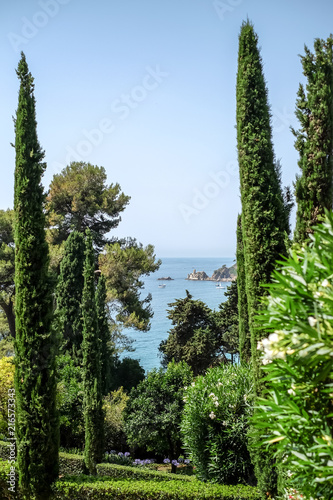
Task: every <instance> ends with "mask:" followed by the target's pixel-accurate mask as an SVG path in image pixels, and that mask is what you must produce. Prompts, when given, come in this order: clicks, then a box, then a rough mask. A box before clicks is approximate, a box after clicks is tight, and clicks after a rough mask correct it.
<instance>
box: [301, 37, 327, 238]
mask: <svg viewBox="0 0 333 500" xmlns="http://www.w3.org/2000/svg"><path fill="white" fill-rule="evenodd" d="M332 45H333V38H332V35H331V36H330V37H329V38H328V39H327V41H325V40H320V39H316V40H315V42H314V53H311V52H310V50H309V49H308V48H307V47H306V46H305V48H304V50H305V55H304V56H303V57H302V58H301V60H302V66H303V74H304V75H305V76H306V78H307V85H306V91H305V90H304V86H303V85H300V86H299V90H298V94H297V95H298V99H297V101H296V113H295V114H296V117H297V118H298V120H299V122H300V128H299V130H297V131H296V130H294V129H292V132H293V134H294V135H295V137H296V141H295V147H296V149H297V151H298V152H299V156H300V158H299V162H298V165H299V167H300V169H301V171H302V172H301V175H300V176H297V179H296V184H295V187H296V201H297V213H296V228H295V235H294V239H295V241H296V242H299V243H302V242H304V241H305V240H306V239H308V237H309V234H310V233H312V232H313V229H312V228H313V226H314V225H316V224H317V223H318V220H319V218H320V217H321V216H323V215H324V211H325V209H327V210H331V209H332V200H333V157H332V148H333V105H332V102H333V60H332Z"/></svg>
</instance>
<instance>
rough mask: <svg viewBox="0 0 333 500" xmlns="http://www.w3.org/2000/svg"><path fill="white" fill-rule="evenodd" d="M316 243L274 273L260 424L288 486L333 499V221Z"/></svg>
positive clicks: (266, 318) (332, 217) (265, 316)
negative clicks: (280, 465) (266, 386)
mask: <svg viewBox="0 0 333 500" xmlns="http://www.w3.org/2000/svg"><path fill="white" fill-rule="evenodd" d="M310 237H311V240H312V243H311V244H310V245H309V246H308V247H306V248H302V249H298V248H297V247H295V248H293V249H291V251H290V257H289V258H288V259H287V260H286V261H285V262H282V263H281V264H282V268H281V270H280V271H279V272H275V273H274V275H273V276H274V282H273V283H272V284H271V285H270V286H269V291H270V296H269V297H268V298H267V307H266V310H265V311H264V312H263V313H262V315H261V322H262V324H263V328H265V331H267V332H271V333H270V335H269V337H268V339H264V340H263V341H262V342H261V343H259V345H258V348H260V349H262V350H263V351H264V355H263V358H262V361H263V364H264V365H265V366H264V370H265V371H266V372H267V379H266V380H267V385H268V389H269V390H268V391H267V394H266V397H265V399H262V400H261V401H260V408H259V409H258V411H257V412H256V415H255V422H254V423H255V425H256V426H257V428H258V429H260V430H263V433H264V434H266V440H265V442H266V443H268V444H270V445H271V446H272V447H274V448H275V449H276V453H277V455H278V457H280V459H281V462H282V465H283V468H284V469H285V470H287V471H288V470H289V473H288V476H289V481H288V482H289V483H291V485H293V486H294V487H295V488H296V489H297V490H298V491H300V492H301V493H302V494H303V495H305V496H306V497H307V498H320V499H322V498H323V499H325V500H326V499H328V498H333V472H332V471H333V387H332V386H333V383H332V380H333V315H332V310H333V307H332V306H333V259H332V255H333V214H332V213H329V214H327V215H326V219H325V221H324V223H323V224H322V225H320V226H318V227H317V228H316V230H315V233H314V235H313V236H311V235H310Z"/></svg>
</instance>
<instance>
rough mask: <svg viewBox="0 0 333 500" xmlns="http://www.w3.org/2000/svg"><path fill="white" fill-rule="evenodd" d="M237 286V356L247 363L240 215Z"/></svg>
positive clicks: (248, 332) (239, 224) (249, 348)
mask: <svg viewBox="0 0 333 500" xmlns="http://www.w3.org/2000/svg"><path fill="white" fill-rule="evenodd" d="M236 258H237V288H238V318H239V319H238V322H239V323H238V325H239V326H238V328H239V356H240V359H241V361H242V362H243V361H245V362H246V363H248V362H249V361H250V359H251V341H250V331H249V317H248V308H247V296H246V281H245V263H244V245H243V239H242V216H241V215H238V219H237V256H236Z"/></svg>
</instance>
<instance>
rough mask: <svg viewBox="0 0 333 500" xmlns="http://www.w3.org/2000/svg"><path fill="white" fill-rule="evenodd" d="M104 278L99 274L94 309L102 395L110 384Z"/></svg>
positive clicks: (108, 330)
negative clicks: (98, 344)
mask: <svg viewBox="0 0 333 500" xmlns="http://www.w3.org/2000/svg"><path fill="white" fill-rule="evenodd" d="M106 307H107V306H106V280H105V276H104V274H101V275H100V277H99V280H98V283H97V289H96V311H97V323H98V332H99V339H100V346H101V364H100V366H101V384H102V385H101V390H102V394H103V396H106V395H107V394H108V393H109V389H110V384H111V356H112V354H113V352H112V350H111V349H110V344H109V341H110V329H109V324H108V316H107V309H106Z"/></svg>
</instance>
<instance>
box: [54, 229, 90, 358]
mask: <svg viewBox="0 0 333 500" xmlns="http://www.w3.org/2000/svg"><path fill="white" fill-rule="evenodd" d="M84 261H85V241H84V236H83V234H82V233H79V232H77V231H73V232H72V233H71V234H70V235H69V237H68V239H67V241H66V243H65V253H64V257H63V259H62V261H61V264H60V274H59V278H58V284H57V291H56V301H57V309H56V318H57V324H58V325H59V332H60V336H61V340H60V342H61V347H62V352H68V353H69V354H70V355H71V356H72V358H73V359H74V361H75V364H76V365H80V364H81V362H82V352H81V348H82V340H83V336H82V330H83V321H82V311H81V302H82V291H83V266H84Z"/></svg>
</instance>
